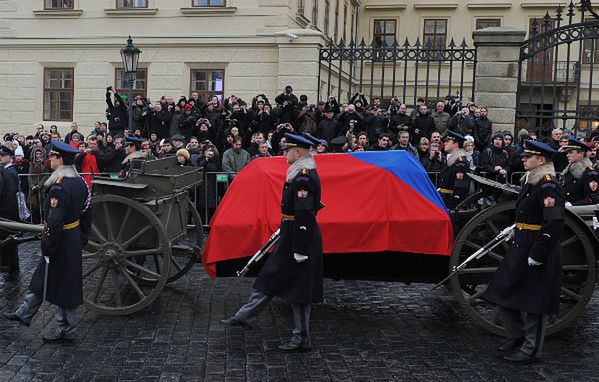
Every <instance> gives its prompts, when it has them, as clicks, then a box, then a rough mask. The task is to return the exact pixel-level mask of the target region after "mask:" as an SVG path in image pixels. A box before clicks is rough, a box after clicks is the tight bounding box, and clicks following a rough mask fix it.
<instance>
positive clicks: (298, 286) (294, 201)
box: [221, 133, 323, 352]
mask: <svg viewBox="0 0 599 382" xmlns="http://www.w3.org/2000/svg"><path fill="white" fill-rule="evenodd" d="M285 140H286V143H285V146H284V147H283V148H282V150H283V151H284V152H285V155H286V156H287V162H288V163H289V164H291V166H290V167H289V169H288V170H287V178H286V180H285V184H284V187H283V197H282V201H281V212H282V215H281V228H280V229H281V233H280V235H281V236H280V239H279V244H278V247H277V248H276V250H275V251H273V253H272V254H271V255H270V256H269V257H268V259H267V260H266V262H265V264H264V266H263V267H262V270H261V271H260V273H259V274H258V277H257V278H256V281H255V282H254V290H253V292H252V294H251V296H250V298H249V301H248V303H247V304H246V305H244V306H242V307H241V308H240V309H239V310H238V311H237V312H236V313H235V315H234V316H233V317H232V318H229V319H227V320H222V321H221V322H222V323H223V324H225V325H227V326H243V327H246V328H250V327H251V326H250V324H249V320H250V319H252V318H254V317H256V316H257V315H258V314H259V313H260V311H262V309H264V308H265V307H266V306H267V305H268V303H269V302H270V300H271V299H272V298H273V296H276V297H280V298H283V299H285V300H287V301H289V303H290V304H291V308H292V310H293V320H294V323H295V328H294V329H293V332H292V337H291V340H290V341H289V342H288V343H285V344H283V345H281V346H279V350H280V351H282V352H300V351H309V350H310V349H311V347H312V344H311V342H310V329H309V321H310V310H311V307H312V304H315V303H319V302H322V299H323V295H322V294H323V260H322V238H321V235H320V229H319V227H318V223H316V214H317V212H318V210H319V209H320V206H321V204H320V178H319V177H318V173H317V172H316V164H315V163H314V159H313V158H312V155H311V154H310V152H309V150H310V146H311V145H313V142H311V141H309V140H307V139H306V138H304V137H301V136H298V135H294V134H289V133H286V134H285Z"/></svg>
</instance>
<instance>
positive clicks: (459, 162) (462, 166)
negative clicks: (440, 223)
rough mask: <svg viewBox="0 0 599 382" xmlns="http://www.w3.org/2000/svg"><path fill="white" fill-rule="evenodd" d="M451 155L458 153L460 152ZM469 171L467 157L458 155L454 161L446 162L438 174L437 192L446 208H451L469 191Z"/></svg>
mask: <svg viewBox="0 0 599 382" xmlns="http://www.w3.org/2000/svg"><path fill="white" fill-rule="evenodd" d="M453 155H460V153H455V154H453ZM469 172H470V164H469V163H468V159H467V158H466V157H465V156H463V155H460V156H459V157H458V158H457V159H456V160H455V162H453V163H452V164H447V165H446V166H445V167H444V168H443V170H442V171H441V173H440V174H439V182H438V186H439V192H440V193H441V197H442V198H443V202H445V207H447V208H448V209H450V210H453V209H454V208H455V207H457V206H458V204H460V203H461V202H463V201H464V199H466V198H467V197H468V193H469V192H470V177H468V173H469Z"/></svg>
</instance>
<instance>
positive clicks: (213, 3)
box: [191, 0, 225, 7]
mask: <svg viewBox="0 0 599 382" xmlns="http://www.w3.org/2000/svg"><path fill="white" fill-rule="evenodd" d="M191 6H192V7H224V6H225V0H192V1H191Z"/></svg>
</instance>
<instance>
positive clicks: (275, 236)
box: [237, 228, 281, 277]
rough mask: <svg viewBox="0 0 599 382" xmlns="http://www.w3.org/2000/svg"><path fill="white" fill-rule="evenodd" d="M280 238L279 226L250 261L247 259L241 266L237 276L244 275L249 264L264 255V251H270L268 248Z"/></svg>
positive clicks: (248, 268)
mask: <svg viewBox="0 0 599 382" xmlns="http://www.w3.org/2000/svg"><path fill="white" fill-rule="evenodd" d="M280 238H281V229H280V228H279V229H277V230H276V231H275V233H273V234H272V236H271V237H270V239H268V241H267V242H266V244H264V245H263V246H262V247H261V248H260V249H259V250H258V251H256V253H255V254H254V256H252V258H251V259H250V261H248V263H247V264H246V265H245V267H243V269H242V270H240V271H237V277H241V276H244V275H245V274H246V273H248V271H249V270H250V266H251V265H252V264H254V263H256V262H258V261H260V259H261V258H262V257H263V256H264V255H266V253H267V252H268V251H270V249H271V248H272V247H273V246H274V245H275V244H276V243H277V241H279V239H280Z"/></svg>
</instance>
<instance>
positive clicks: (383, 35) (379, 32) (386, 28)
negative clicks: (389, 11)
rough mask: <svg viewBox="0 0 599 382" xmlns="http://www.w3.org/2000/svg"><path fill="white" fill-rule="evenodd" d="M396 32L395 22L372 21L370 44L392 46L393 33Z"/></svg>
mask: <svg viewBox="0 0 599 382" xmlns="http://www.w3.org/2000/svg"><path fill="white" fill-rule="evenodd" d="M396 30H397V20H374V35H373V38H372V43H373V45H374V46H377V47H379V46H383V42H384V43H385V44H386V45H387V46H392V45H393V43H394V42H395V31H396Z"/></svg>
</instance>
